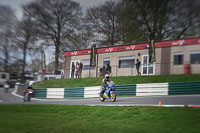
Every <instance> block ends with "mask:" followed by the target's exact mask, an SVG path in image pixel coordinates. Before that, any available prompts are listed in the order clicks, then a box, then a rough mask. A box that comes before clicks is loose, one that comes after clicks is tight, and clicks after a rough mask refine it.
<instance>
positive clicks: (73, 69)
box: [71, 62, 75, 78]
mask: <svg viewBox="0 0 200 133" xmlns="http://www.w3.org/2000/svg"><path fill="white" fill-rule="evenodd" d="M71 69H72V71H71V78H74V71H75V65H74V62H72V68H71Z"/></svg>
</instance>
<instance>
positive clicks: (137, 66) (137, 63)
mask: <svg viewBox="0 0 200 133" xmlns="http://www.w3.org/2000/svg"><path fill="white" fill-rule="evenodd" d="M140 65H141V62H140V60H139V59H137V60H136V70H137V73H138V76H139V75H141V73H140V71H139V70H140Z"/></svg>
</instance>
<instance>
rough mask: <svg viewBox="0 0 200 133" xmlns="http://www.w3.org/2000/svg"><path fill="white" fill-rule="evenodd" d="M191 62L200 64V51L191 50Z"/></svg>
mask: <svg viewBox="0 0 200 133" xmlns="http://www.w3.org/2000/svg"><path fill="white" fill-rule="evenodd" d="M190 64H200V51H192V52H190Z"/></svg>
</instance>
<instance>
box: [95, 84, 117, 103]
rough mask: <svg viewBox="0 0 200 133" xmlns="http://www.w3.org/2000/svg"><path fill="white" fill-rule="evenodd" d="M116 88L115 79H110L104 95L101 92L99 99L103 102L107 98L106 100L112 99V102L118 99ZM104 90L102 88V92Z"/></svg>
mask: <svg viewBox="0 0 200 133" xmlns="http://www.w3.org/2000/svg"><path fill="white" fill-rule="evenodd" d="M115 88H116V85H115V83H114V82H113V81H110V82H109V83H107V87H106V88H105V92H104V94H103V95H102V94H101V93H99V99H100V101H101V102H103V101H104V100H105V99H106V100H111V101H112V102H115V101H116V94H115ZM101 91H102V88H101V89H100V92H101Z"/></svg>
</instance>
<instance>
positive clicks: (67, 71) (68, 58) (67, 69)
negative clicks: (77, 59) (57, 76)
mask: <svg viewBox="0 0 200 133" xmlns="http://www.w3.org/2000/svg"><path fill="white" fill-rule="evenodd" d="M70 63H71V56H66V57H65V68H64V72H65V74H64V77H65V78H69V77H70V74H71V73H70V65H71V64H70Z"/></svg>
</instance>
